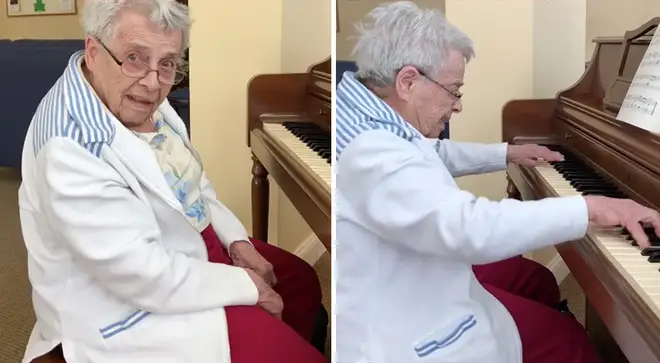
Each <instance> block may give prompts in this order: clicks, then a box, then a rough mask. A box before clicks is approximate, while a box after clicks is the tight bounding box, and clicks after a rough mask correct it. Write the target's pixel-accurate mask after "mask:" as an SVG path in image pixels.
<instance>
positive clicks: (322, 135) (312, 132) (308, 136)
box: [282, 122, 332, 164]
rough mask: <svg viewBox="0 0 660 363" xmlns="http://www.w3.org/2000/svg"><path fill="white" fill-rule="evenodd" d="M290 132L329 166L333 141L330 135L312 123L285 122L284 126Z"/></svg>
mask: <svg viewBox="0 0 660 363" xmlns="http://www.w3.org/2000/svg"><path fill="white" fill-rule="evenodd" d="M282 125H283V126H284V127H285V128H286V129H287V130H289V132H291V133H292V134H293V135H294V136H296V137H297V138H298V139H299V140H300V141H302V142H303V143H304V144H305V145H307V147H309V148H310V149H311V150H312V151H314V152H315V153H316V154H317V155H319V156H320V157H321V158H323V159H325V160H326V162H327V163H328V164H330V163H331V158H332V140H331V139H330V134H328V133H326V132H325V131H323V130H322V129H321V128H320V127H319V126H318V125H316V124H314V123H311V122H284V123H283V124H282Z"/></svg>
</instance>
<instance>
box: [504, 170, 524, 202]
mask: <svg viewBox="0 0 660 363" xmlns="http://www.w3.org/2000/svg"><path fill="white" fill-rule="evenodd" d="M506 181H507V186H506V194H507V197H508V198H511V199H518V200H522V196H521V195H520V191H519V190H518V188H516V184H515V183H514V182H513V180H511V177H510V176H509V175H508V174H507V176H506Z"/></svg>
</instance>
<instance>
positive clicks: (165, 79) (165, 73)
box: [98, 40, 186, 85]
mask: <svg viewBox="0 0 660 363" xmlns="http://www.w3.org/2000/svg"><path fill="white" fill-rule="evenodd" d="M98 42H99V44H101V46H102V47H103V49H105V51H106V52H108V54H109V55H110V57H111V58H112V59H113V60H114V61H115V63H117V65H118V66H119V67H120V68H121V72H122V73H123V74H124V75H125V76H126V77H130V78H136V79H142V78H144V77H146V76H147V75H148V74H149V73H151V72H156V75H157V76H158V80H159V81H160V82H161V83H164V84H169V85H177V84H179V83H181V81H183V79H184V78H186V73H185V72H183V71H181V70H179V69H178V67H179V66H178V65H176V64H174V63H173V66H172V67H171V68H170V67H159V69H151V67H149V66H148V65H146V64H144V63H143V62H142V61H140V60H137V59H130V58H129V59H127V60H125V61H120V60H119V59H118V58H117V57H116V56H115V55H114V54H113V53H112V52H111V51H110V49H108V47H106V46H105V44H103V42H101V41H100V40H98Z"/></svg>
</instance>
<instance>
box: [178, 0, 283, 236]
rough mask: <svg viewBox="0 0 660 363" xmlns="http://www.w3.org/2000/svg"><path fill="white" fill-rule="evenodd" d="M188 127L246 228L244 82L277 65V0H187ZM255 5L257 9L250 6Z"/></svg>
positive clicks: (279, 43)
mask: <svg viewBox="0 0 660 363" xmlns="http://www.w3.org/2000/svg"><path fill="white" fill-rule="evenodd" d="M189 4H190V10H191V15H192V18H193V21H194V23H193V28H192V34H191V48H190V98H191V110H190V111H191V112H190V117H191V133H192V141H193V143H194V145H195V147H196V148H197V149H198V150H199V152H200V153H201V155H202V159H203V162H204V168H205V169H206V171H207V173H208V175H209V177H210V179H211V181H212V182H213V184H214V186H215V188H216V190H217V192H218V198H219V199H220V200H222V201H223V202H224V203H225V204H226V205H227V206H228V207H229V208H230V209H231V210H232V211H233V212H234V213H235V214H236V215H237V216H238V217H239V218H240V219H241V221H242V222H243V223H244V224H245V226H246V228H248V230H251V225H252V224H251V218H250V216H251V214H250V182H251V174H250V168H251V159H250V152H249V149H248V148H247V146H246V117H247V116H246V102H247V84H248V81H249V80H250V78H252V77H253V76H254V75H257V74H261V73H279V72H281V68H282V59H281V51H282V9H283V8H282V5H283V3H282V1H281V0H245V1H208V0H190V3H189ZM255 9H256V10H257V11H255Z"/></svg>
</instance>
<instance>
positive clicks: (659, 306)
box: [502, 18, 660, 363]
mask: <svg viewBox="0 0 660 363" xmlns="http://www.w3.org/2000/svg"><path fill="white" fill-rule="evenodd" d="M659 23H660V18H653V19H651V20H650V21H649V22H647V23H645V24H643V25H641V26H640V27H639V28H637V29H634V30H631V31H628V32H626V33H625V35H624V36H623V37H621V38H597V39H595V40H594V41H595V43H596V49H595V51H594V54H593V56H592V59H591V61H590V62H588V64H587V68H586V70H585V72H584V73H583V75H582V76H581V77H580V79H579V80H577V81H576V83H575V84H574V85H572V86H571V87H569V88H568V89H566V90H563V91H561V92H559V93H558V94H557V96H556V97H555V98H554V99H529V100H512V101H510V102H508V103H507V104H506V105H504V107H503V109H502V140H503V141H505V142H508V143H512V144H524V143H536V144H542V145H543V144H545V145H549V146H550V147H552V148H558V149H559V150H561V151H564V152H565V153H566V154H567V155H569V156H570V157H567V161H566V162H564V163H545V162H541V163H540V164H539V165H538V166H537V167H533V168H530V167H524V166H517V165H511V166H509V167H508V169H507V190H506V192H507V195H508V197H510V198H515V199H520V200H537V199H541V198H547V197H555V196H568V195H575V194H585V193H592V194H610V193H611V194H612V195H615V196H617V197H625V198H631V199H633V200H635V201H637V202H639V203H641V204H643V205H646V206H649V207H651V208H654V209H660V193H659V192H658V190H660V147H659V145H660V136H658V135H654V134H651V133H648V132H646V131H644V130H641V129H638V128H636V127H634V126H631V125H629V124H626V123H623V122H620V121H618V120H616V115H617V113H618V110H619V108H620V106H621V104H622V101H623V98H624V97H625V95H626V93H627V91H628V87H629V85H630V83H631V81H632V78H633V77H634V74H635V72H636V70H637V68H638V67H639V64H640V62H641V59H642V57H643V56H644V54H645V52H646V50H647V48H648V45H649V43H650V39H651V35H652V31H655V29H656V28H657V27H658V24H659ZM583 178H587V179H589V180H590V183H589V184H588V185H587V186H585V185H586V184H584V183H582V181H581V180H582V179H583ZM594 188H595V189H594ZM591 189H593V190H591ZM539 222H541V223H542V221H539ZM648 233H649V235H650V237H652V238H653V240H652V243H654V244H658V245H660V238H657V237H655V236H652V232H648ZM556 248H557V251H558V252H559V254H560V255H561V257H562V259H563V260H564V262H565V263H566V265H567V266H568V268H569V270H570V272H571V274H572V275H573V277H574V278H575V280H576V281H577V282H578V284H579V285H580V287H581V288H582V290H583V291H584V295H585V297H586V316H585V325H586V328H587V331H588V332H589V335H590V337H591V339H592V341H593V342H594V344H595V346H596V349H597V350H598V352H599V355H600V356H601V359H602V361H603V362H605V363H615V362H616V363H619V362H631V363H637V362H639V363H659V362H660V271H659V269H660V263H656V262H655V261H652V260H650V259H649V258H647V256H645V255H642V254H641V252H640V250H639V248H637V247H635V246H634V245H632V243H631V242H630V240H629V238H628V237H627V236H626V234H625V231H622V230H620V229H610V230H603V229H599V228H596V227H590V229H589V231H588V233H587V235H586V236H585V237H584V238H582V239H580V240H577V241H569V242H565V243H562V244H560V245H558V246H556Z"/></svg>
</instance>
